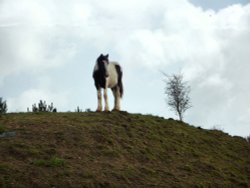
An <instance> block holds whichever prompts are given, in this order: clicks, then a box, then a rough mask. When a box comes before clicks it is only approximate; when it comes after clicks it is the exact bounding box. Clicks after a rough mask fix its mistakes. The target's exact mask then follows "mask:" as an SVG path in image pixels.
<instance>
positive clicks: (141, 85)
mask: <svg viewBox="0 0 250 188" xmlns="http://www.w3.org/2000/svg"><path fill="white" fill-rule="evenodd" d="M249 52H250V0H238V1H236V0H220V1H218V0H210V1H206V0H203V1H202V0H189V1H188V0H178V1H172V0H157V1H155V0H119V1H117V0H106V1H105V2H101V1H97V0H72V1H67V0H0V97H3V99H4V100H7V104H8V109H9V112H26V111H27V107H29V108H30V109H31V107H32V104H34V103H38V102H39V100H40V99H42V100H46V102H47V103H50V102H53V103H54V106H55V107H56V108H57V109H58V111H60V112H67V111H72V112H73V111H75V109H76V108H77V106H79V107H80V108H81V109H83V110H85V109H87V108H90V109H91V110H95V109H96V107H97V99H96V89H95V87H94V81H93V78H92V71H93V68H94V65H95V61H96V58H97V57H98V56H99V55H100V54H101V53H103V54H107V53H108V54H109V58H110V60H111V61H112V60H114V61H118V62H119V63H120V65H121V66H122V68H123V73H124V76H123V82H124V90H125V91H124V92H125V93H124V97H123V99H122V101H121V108H122V110H125V111H128V112H130V113H142V114H153V115H157V116H163V117H165V118H170V117H171V118H176V119H177V116H176V114H175V113H174V112H173V111H171V110H170V108H169V107H168V106H167V104H166V96H165V94H164V87H165V83H164V81H163V80H164V76H163V75H162V73H161V72H162V71H163V72H165V73H166V74H169V75H172V74H176V73H181V74H183V76H184V80H185V81H186V82H187V83H188V85H190V87H191V93H190V98H191V103H192V108H190V109H189V110H187V111H186V112H185V114H184V121H185V122H187V123H189V124H190V125H194V126H200V127H203V128H206V129H211V128H214V127H216V128H217V129H221V130H223V131H224V132H227V133H229V134H231V135H239V136H244V137H245V136H248V135H250V118H249V117H250V105H249V103H250V84H249V77H250V76H249V72H250V63H249ZM109 103H110V106H112V105H113V96H112V94H111V92H109Z"/></svg>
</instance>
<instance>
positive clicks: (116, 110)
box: [112, 108, 120, 112]
mask: <svg viewBox="0 0 250 188" xmlns="http://www.w3.org/2000/svg"><path fill="white" fill-rule="evenodd" d="M119 111H120V110H118V109H115V108H114V109H113V110H112V112H119Z"/></svg>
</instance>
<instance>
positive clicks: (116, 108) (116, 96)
mask: <svg viewBox="0 0 250 188" xmlns="http://www.w3.org/2000/svg"><path fill="white" fill-rule="evenodd" d="M112 92H113V95H114V100H115V101H114V108H113V110H112V111H120V92H119V87H117V86H116V87H115V88H113V89H112Z"/></svg>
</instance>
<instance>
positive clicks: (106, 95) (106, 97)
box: [103, 87, 109, 112]
mask: <svg viewBox="0 0 250 188" xmlns="http://www.w3.org/2000/svg"><path fill="white" fill-rule="evenodd" d="M103 97H104V100H105V109H104V110H105V111H106V112H108V111H109V104H108V88H107V87H106V88H104V93H103Z"/></svg>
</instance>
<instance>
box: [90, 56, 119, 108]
mask: <svg viewBox="0 0 250 188" xmlns="http://www.w3.org/2000/svg"><path fill="white" fill-rule="evenodd" d="M122 75H123V72H122V67H121V66H120V65H119V64H118V63H117V62H109V54H107V55H103V54H101V55H100V56H99V57H98V58H97V60H96V63H95V66H94V71H93V79H94V82H95V87H96V90H97V99H98V106H97V110H96V111H97V112H101V111H102V89H103V90H104V93H103V98H104V100H105V108H104V111H106V112H107V111H109V104H108V94H107V90H108V88H110V89H111V90H112V92H113V96H114V108H113V110H112V111H120V99H121V98H122V96H123V84H122Z"/></svg>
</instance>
